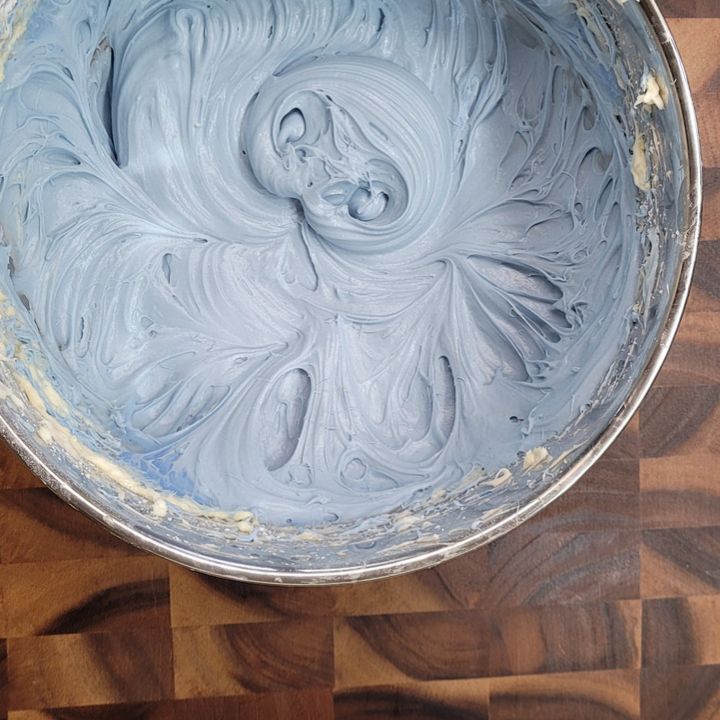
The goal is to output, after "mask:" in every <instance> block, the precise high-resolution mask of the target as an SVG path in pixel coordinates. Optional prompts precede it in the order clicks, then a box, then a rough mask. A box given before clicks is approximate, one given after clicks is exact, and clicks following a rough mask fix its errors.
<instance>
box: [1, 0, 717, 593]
mask: <svg viewBox="0 0 720 720" xmlns="http://www.w3.org/2000/svg"><path fill="white" fill-rule="evenodd" d="M638 2H639V5H640V7H641V9H642V11H643V12H644V14H645V16H646V17H647V18H648V20H649V22H650V26H651V27H652V29H653V30H654V32H655V34H656V37H657V40H658V45H659V47H660V48H661V49H662V52H663V54H664V57H665V60H666V62H667V63H668V66H669V68H670V71H671V73H672V76H673V78H674V80H675V89H676V92H677V97H678V100H679V104H680V111H681V115H682V121H683V125H684V129H685V138H686V141H687V153H688V200H689V207H688V229H687V232H686V234H685V237H684V238H683V244H684V246H685V248H684V249H685V252H684V253H683V255H682V258H681V262H680V266H679V271H678V279H677V286H676V289H675V293H674V295H673V300H672V302H671V304H670V307H669V310H668V311H667V318H666V320H665V323H664V324H663V326H662V328H660V329H659V331H658V333H659V340H658V342H657V344H656V346H655V348H654V349H653V352H652V353H651V355H650V357H649V359H648V361H647V363H646V365H645V367H644V369H643V371H642V373H641V374H640V376H639V377H638V379H637V380H636V382H635V384H634V385H633V387H632V389H631V391H630V393H629V394H628V397H627V398H626V400H625V403H624V404H623V405H622V407H621V408H620V410H619V411H618V412H617V413H616V415H615V416H614V418H613V419H612V420H611V421H610V422H609V423H608V424H607V426H606V427H605V429H604V430H603V431H602V432H601V433H600V435H599V436H598V437H597V438H596V440H595V441H594V442H593V443H592V444H591V445H589V446H588V448H586V449H585V450H584V451H583V453H582V454H581V455H580V456H579V457H578V458H577V460H575V462H574V463H573V464H572V465H571V466H570V467H569V468H568V469H567V470H566V471H565V472H564V473H563V474H562V475H561V476H560V477H559V478H558V479H557V480H555V481H554V482H553V483H552V485H550V486H549V487H548V488H547V489H545V490H544V491H543V492H541V493H540V494H538V495H537V496H536V497H535V498H533V499H532V500H531V501H529V502H528V503H526V504H525V505H523V506H522V507H519V508H518V509H517V510H515V511H514V512H513V513H512V514H510V515H508V516H506V517H504V518H502V519H501V520H498V521H497V522H495V523H494V524H492V525H490V526H489V527H487V528H484V529H482V530H479V531H477V532H475V533H472V534H470V535H468V536H467V537H465V538H463V539H461V540H458V541H454V542H450V543H448V544H446V545H443V546H442V547H437V548H433V549H431V550H426V551H422V552H418V553H417V554H414V555H412V556H410V557H406V558H401V559H392V560H387V561H381V562H378V563H372V564H368V565H359V566H355V567H338V568H332V567H330V568H326V569H322V570H302V569H294V570H288V569H285V570H277V569H273V568H260V567H254V566H251V565H245V564H243V563H242V562H233V561H230V560H222V559H220V558H216V557H209V556H207V555H204V554H203V553H199V552H195V551H193V550H189V549H186V548H182V547H179V546H177V545H174V544H173V543H172V542H170V541H169V540H165V539H162V538H160V537H156V536H151V535H148V534H147V533H145V532H143V531H142V530H140V529H138V528H137V527H135V526H133V525H132V524H131V523H129V522H127V521H124V520H121V519H119V518H117V517H114V516H112V515H110V514H109V513H108V512H107V511H106V510H104V509H103V508H102V507H100V506H99V504H98V503H96V502H95V501H94V500H93V499H92V498H90V497H88V496H87V495H86V494H84V493H83V492H81V491H79V490H78V489H77V488H75V487H74V486H73V485H72V484H71V483H70V482H69V481H68V480H67V479H65V478H63V477H62V476H61V475H60V474H58V473H57V472H56V471H55V470H54V469H53V468H52V467H51V466H50V464H49V463H48V462H47V461H45V460H43V458H41V457H40V456H39V455H38V454H37V453H36V452H35V451H34V450H33V449H32V448H31V447H30V446H29V445H28V444H27V443H26V442H25V441H24V440H23V439H22V438H21V437H20V436H19V435H18V433H17V432H16V430H15V429H14V428H13V427H12V425H11V424H10V422H9V421H8V419H7V418H6V417H5V416H4V414H3V413H2V412H1V411H0V435H2V436H3V437H4V439H5V440H6V441H7V442H8V444H9V445H10V446H11V447H12V448H13V450H14V451H15V452H16V453H17V454H18V455H19V456H20V458H21V459H22V460H23V461H24V462H25V463H26V464H27V465H28V466H29V468H30V469H31V470H32V471H33V472H34V473H35V474H36V475H37V476H38V477H39V478H40V480H42V481H43V483H44V484H45V485H46V486H47V487H48V488H50V490H52V491H53V492H54V493H55V494H56V495H58V496H59V497H60V498H62V499H63V500H64V501H65V502H67V503H68V504H69V505H71V506H72V507H74V508H76V509H77V510H80V511H81V512H83V513H84V514H85V515H87V516H89V517H90V518H91V519H92V520H95V521H96V522H98V523H100V524H101V525H103V526H104V527H105V528H106V529H107V530H109V531H110V532H111V533H112V534H113V535H115V536H117V537H119V538H121V539H122V540H124V541H126V542H129V543H130V544H132V545H135V546H136V547H138V548H140V549H143V550H146V551H149V552H152V553H154V554H155V555H159V556H161V557H163V558H165V559H167V560H172V561H173V562H175V563H177V564H179V565H182V566H185V567H187V568H189V569H191V570H196V571H199V572H202V573H205V574H208V575H213V576H217V577H222V578H226V579H231V580H240V581H244V582H250V583H261V584H275V585H279V584H282V585H295V586H302V585H340V584H345V583H350V582H365V581H371V580H378V579H381V578H387V577H391V576H396V575H402V574H406V573H410V572H414V571H416V570H421V569H425V568H430V567H433V566H435V565H438V564H440V563H442V562H444V561H446V560H450V559H452V558H455V557H458V556H459V555H463V554H465V553H468V552H470V551H472V550H476V549H478V548H480V547H482V546H483V545H486V544H488V543H490V542H492V541H493V540H496V539H497V538H499V537H501V536H502V535H505V534H506V533H507V532H509V531H510V530H512V529H513V528H515V527H517V526H518V525H520V524H521V523H523V522H525V521H526V520H528V519H529V518H531V517H532V516H533V515H535V514H537V513H538V512H540V511H541V510H543V509H544V508H545V507H547V506H548V505H549V504H550V503H551V502H553V501H554V500H556V499H557V498H558V497H560V496H561V495H562V494H564V493H565V492H567V490H569V489H570V488H571V487H572V486H573V485H574V484H575V483H576V482H577V481H578V480H579V479H580V478H581V477H582V476H583V475H584V474H585V473H586V472H587V471H588V470H589V469H590V467H591V466H592V465H593V464H594V463H595V462H596V461H597V460H598V459H599V458H600V457H601V456H602V455H603V454H604V452H605V451H606V450H607V449H608V448H609V447H610V445H611V444H612V443H613V442H614V441H615V440H616V439H617V437H618V435H619V434H620V433H621V432H622V430H623V429H624V428H625V427H626V426H627V424H628V423H629V422H630V420H631V419H632V417H633V416H634V415H635V413H636V412H637V410H638V409H639V407H640V404H641V402H642V401H643V400H644V398H645V396H646V395H647V393H648V391H649V390H650V387H651V386H652V384H653V382H654V381H655V379H656V377H657V375H658V373H659V372H660V369H661V368H662V365H663V363H664V362H665V359H666V357H667V354H668V352H669V350H670V346H671V344H672V341H673V339H674V338H675V335H676V333H677V330H678V327H679V325H680V321H681V319H682V316H683V313H684V310H685V306H686V304H687V299H688V295H689V292H690V286H691V281H692V277H693V272H694V268H695V262H696V258H697V252H698V245H699V241H700V224H701V214H702V194H703V187H702V158H701V151H700V136H699V130H698V123H697V116H696V113H695V108H694V105H693V99H692V94H691V90H690V85H689V82H688V78H687V73H686V71H685V68H684V65H683V62H682V59H681V57H680V53H679V50H678V47H677V45H676V43H675V40H674V38H673V36H672V33H671V31H670V28H669V27H668V24H667V22H666V20H665V18H664V17H663V14H662V13H661V11H660V9H659V7H658V5H657V2H656V0H638Z"/></svg>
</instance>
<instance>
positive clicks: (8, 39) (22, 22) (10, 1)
mask: <svg viewBox="0 0 720 720" xmlns="http://www.w3.org/2000/svg"><path fill="white" fill-rule="evenodd" d="M34 10H35V0H27V1H25V2H22V3H18V0H0V82H2V81H3V80H4V79H5V65H6V63H7V61H8V60H9V59H10V55H12V51H13V49H14V48H15V45H16V44H17V41H18V40H19V39H20V38H21V37H22V36H23V35H24V34H25V32H26V30H27V27H28V23H29V22H30V16H31V15H32V13H33V11H34Z"/></svg>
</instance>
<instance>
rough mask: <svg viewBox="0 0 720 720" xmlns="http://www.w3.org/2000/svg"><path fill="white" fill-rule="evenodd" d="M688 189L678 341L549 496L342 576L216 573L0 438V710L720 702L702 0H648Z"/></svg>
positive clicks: (339, 710) (432, 708) (711, 133)
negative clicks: (687, 296)
mask: <svg viewBox="0 0 720 720" xmlns="http://www.w3.org/2000/svg"><path fill="white" fill-rule="evenodd" d="M662 5H663V7H664V10H665V11H666V13H667V15H668V17H669V18H671V25H672V29H673V31H674V33H675V35H676V38H677V40H678V42H679V44H680V47H681V50H682V51H683V55H684V58H685V62H686V64H687V69H688V72H689V75H690V80H691V83H692V85H693V88H694V91H695V97H696V100H697V109H698V112H699V115H700V126H701V131H702V138H703V142H704V147H703V151H704V159H705V165H706V173H705V185H706V207H705V218H704V227H703V238H702V240H703V242H702V243H701V248H700V258H699V264H698V270H697V275H696V280H695V285H694V290H693V293H692V298H691V300H690V305H689V309H688V312H687V314H686V316H685V319H684V322H683V325H682V329H681V331H680V335H679V338H678V340H677V343H676V344H675V346H674V349H673V351H672V353H671V355H670V358H669V360H668V362H667V364H666V367H665V369H664V371H663V373H662V376H661V378H660V380H659V381H658V382H657V383H656V385H655V386H654V388H653V390H652V391H651V392H650V394H649V396H648V398H647V401H646V402H645V404H644V406H643V408H642V410H641V411H640V413H639V415H638V417H636V418H635V419H634V421H633V422H632V424H631V425H630V427H629V428H628V430H627V431H626V432H625V433H624V435H623V436H622V438H621V439H620V440H619V441H618V442H617V443H616V444H615V446H614V447H613V448H612V449H611V450H610V452H608V454H607V455H606V456H605V458H604V459H603V460H602V461H601V462H599V463H598V464H597V465H596V467H595V468H594V469H593V470H592V472H591V473H589V475H588V476H587V477H586V478H585V479H583V480H582V481H581V482H580V483H578V485H577V486H576V487H575V488H574V489H573V490H572V491H571V492H569V493H568V494H567V495H566V496H564V497H563V498H561V499H560V500H559V501H558V502H556V503H555V504H554V505H552V506H551V507H550V508H549V509H548V510H547V511H546V512H544V513H542V515H540V516H538V517H537V518H535V519H534V520H532V521H530V522H529V523H527V524H525V525H524V526H522V527H521V528H519V529H518V530H516V531H514V532H512V533H511V534H510V535H509V536H507V537H505V538H503V539H502V540H500V541H499V542H496V543H494V544H493V545H491V546H489V547H487V548H483V549H482V550H480V551H478V552H475V553H473V554H471V555H469V556H466V557H463V558H461V559H459V560H456V561H453V562H450V563H448V564H446V565H443V566H442V567H440V568H438V569H435V570H431V571H426V572H421V573H417V574H415V575H411V576H408V577H403V578H399V579H396V580H390V581H385V582H382V583H375V584H371V585H362V586H355V587H346V588H340V589H290V588H280V589H274V588H263V587H254V586H247V585H241V584H233V583H230V582H225V581H219V580H213V579H209V578H205V577H201V576H199V575H195V574H193V573H191V572H189V571H187V570H183V569H180V568H179V567H176V566H174V565H171V564H169V563H167V562H165V561H163V560H159V559H157V558H155V557H150V556H148V555H145V554H143V553H142V552H139V551H137V550H135V549H133V548H131V547H130V546H128V545H125V544H124V543H122V542H120V541H118V540H115V539H114V538H112V537H111V536H110V535H109V534H107V533H106V532H105V531H104V530H103V529H101V528H100V527H98V526H96V525H94V524H93V523H92V522H90V521H89V520H87V519H85V518H84V517H83V516H82V515H80V514H78V513H77V512H75V511H73V510H71V509H70V508H69V507H67V506H65V505H64V504H63V503H62V502H60V501H59V500H56V499H55V497H54V496H53V495H52V494H51V493H50V492H49V491H48V490H46V489H44V488H43V487H42V486H41V485H40V483H39V482H38V481H37V480H35V479H34V478H33V477H32V475H31V474H30V473H29V472H28V471H27V470H26V469H25V467H24V466H23V465H22V463H21V462H20V461H19V460H17V459H16V458H15V457H14V456H13V454H12V453H11V452H9V451H8V449H7V448H0V719H2V720H5V719H6V718H8V719H9V720H41V719H45V718H62V719H63V720H76V719H77V720H79V719H88V720H103V719H105V718H113V719H114V718H118V719H119V720H139V719H141V718H142V719H146V720H167V719H170V718H180V719H182V720H221V719H222V720H224V719H226V718H228V719H232V720H272V719H274V718H278V719H280V720H284V719H285V718H287V719H288V720H289V719H290V718H292V720H303V719H305V718H307V719H308V720H329V719H330V718H338V720H340V719H344V720H345V719H350V718H367V717H372V718H380V719H382V718H392V717H401V718H420V719H423V720H438V719H445V718H449V719H455V720H457V719H460V718H462V719H463V720H464V719H465V718H491V719H492V720H526V719H530V718H531V719H532V720H564V719H566V718H567V719H568V720H599V719H606V718H607V719H608V720H609V719H610V718H612V719H613V720H619V719H621V718H647V720H684V719H686V718H687V719H690V718H692V719H693V720H694V719H699V718H703V719H704V720H708V719H709V718H720V0H665V1H664V2H663V3H662Z"/></svg>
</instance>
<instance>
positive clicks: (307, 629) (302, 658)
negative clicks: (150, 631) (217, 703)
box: [173, 620, 333, 698]
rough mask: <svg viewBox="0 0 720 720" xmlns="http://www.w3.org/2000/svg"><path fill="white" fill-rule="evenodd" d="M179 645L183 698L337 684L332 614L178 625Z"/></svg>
mask: <svg viewBox="0 0 720 720" xmlns="http://www.w3.org/2000/svg"><path fill="white" fill-rule="evenodd" d="M173 646H174V651H175V657H174V668H175V693H176V696H177V697H179V698H199V697H213V696H226V695H243V694H249V693H265V692H279V691H283V690H300V689H303V688H313V687H325V688H331V687H332V685H333V634H332V623H331V622H330V621H327V620H301V621H297V620H296V621H288V622H283V623H262V624H257V623H253V624H252V625H215V626H212V627H206V626H203V627H195V628H177V629H175V630H174V631H173Z"/></svg>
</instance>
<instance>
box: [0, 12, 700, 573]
mask: <svg viewBox="0 0 720 720" xmlns="http://www.w3.org/2000/svg"><path fill="white" fill-rule="evenodd" d="M10 2H11V3H12V2H13V0H10ZM20 2H22V0H20ZM574 2H575V4H576V5H578V6H579V7H580V8H581V7H582V6H583V4H587V5H589V4H592V5H593V7H594V9H595V10H597V9H598V8H600V9H601V11H602V16H603V18H604V19H605V21H606V22H607V23H608V26H609V27H610V28H611V29H612V31H613V34H614V36H615V37H616V39H617V42H618V46H619V47H620V49H621V57H622V59H623V62H624V63H625V64H626V65H627V66H628V67H630V66H634V67H635V68H637V67H642V64H643V63H644V62H645V59H646V58H648V57H650V56H652V57H653V59H654V62H656V63H657V64H660V65H664V67H663V68H661V73H664V75H665V77H666V79H667V80H668V81H669V82H668V83H667V84H668V87H669V88H670V95H671V98H670V102H669V106H668V108H667V110H666V111H665V112H664V113H663V114H662V117H661V119H660V120H658V121H656V127H655V130H656V137H657V147H656V151H657V152H656V156H655V158H654V162H655V163H656V167H655V168H654V169H655V170H656V171H657V174H658V175H660V176H661V177H664V178H667V180H664V181H663V182H661V183H660V187H659V188H657V189H655V190H654V195H653V205H654V207H653V212H651V213H650V214H649V216H648V218H647V222H648V224H652V228H651V229H652V230H653V231H654V232H656V233H657V238H658V241H659V242H660V243H661V244H662V249H661V256H662V267H661V269H660V270H659V271H658V277H657V280H656V283H655V286H654V288H653V292H652V294H651V297H650V303H653V304H654V305H653V311H654V312H653V313H652V315H653V317H654V322H653V324H652V325H651V326H648V327H647V329H646V331H645V332H644V334H643V336H642V337H638V338H635V339H634V349H633V351H632V358H628V357H623V358H619V359H618V366H617V374H618V377H617V381H616V383H615V393H614V397H613V401H612V402H611V403H605V405H604V406H603V407H602V408H600V410H598V412H597V413H595V414H591V416H590V418H589V419H588V420H587V427H586V428H584V430H583V435H582V437H584V441H583V442H582V443H580V445H579V446H577V447H574V448H571V449H569V450H568V451H567V453H566V454H565V455H564V457H563V461H562V462H558V463H556V464H555V465H554V466H553V467H551V468H550V469H545V470H544V471H543V472H537V473H536V474H535V475H534V476H532V477H530V478H528V479H526V480H525V481H524V482H523V483H521V484H519V485H516V486H514V487H511V488H508V489H504V490H502V491H500V490H499V491H498V492H497V493H495V495H492V494H488V492H487V488H485V489H484V490H483V489H478V488H477V487H475V486H474V485H473V483H466V484H465V485H464V486H463V488H460V489H458V490H457V492H455V493H454V494H453V493H450V494H449V495H448V496H446V497H444V498H442V499H437V500H436V501H435V503H434V505H432V506H427V507H425V508H424V510H425V512H426V516H427V519H428V520H429V521H430V524H431V525H432V524H433V523H434V527H435V532H432V533H429V534H427V535H425V536H422V535H418V534H417V533H416V532H414V531H413V530H412V529H411V528H407V529H403V526H402V523H401V524H400V525H397V524H395V525H393V526H392V527H387V528H384V529H383V528H379V529H376V530H375V531H374V532H373V533H372V534H368V533H367V532H365V531H364V530H363V528H362V527H359V528H352V529H349V530H346V531H343V532H342V533H338V532H335V531H334V530H333V529H332V528H330V529H329V530H328V532H327V533H325V534H323V533H319V534H318V535H317V536H313V537H305V538H299V537H296V536H293V535H292V534H287V533H285V534H283V533H280V534H273V533H272V532H270V531H268V532H267V533H266V535H265V536H263V535H262V534H261V536H259V537H258V538H257V539H255V541H253V542H249V541H248V539H247V537H246V536H243V535H242V534H241V533H239V532H237V528H236V526H235V525H232V524H228V523H226V522H224V521H222V520H221V519H219V518H218V517H215V516H213V515H212V513H206V514H203V513H202V512H200V513H198V512H197V509H194V510H192V511H191V510H183V509H182V508H180V507H174V506H173V508H172V509H171V510H170V511H169V512H167V513H165V512H161V513H158V512H155V513H153V509H155V510H156V511H157V507H155V508H153V503H152V500H151V501H148V498H147V496H143V493H142V492H141V493H136V492H134V491H133V490H132V488H125V489H123V488H121V487H120V486H119V485H118V483H117V482H116V479H115V480H114V479H113V478H112V477H105V476H104V475H103V473H101V472H99V471H98V466H97V465H95V466H94V467H93V468H91V469H88V466H87V465H86V464H85V465H84V464H83V463H82V462H81V461H80V460H79V459H78V457H77V455H76V456H75V457H72V456H71V455H66V454H64V453H63V452H62V451H61V450H59V449H58V448H48V447H46V446H44V445H43V444H42V443H40V442H39V441H38V438H37V436H36V433H35V432H34V419H36V414H35V410H33V408H32V407H31V405H32V403H31V402H28V398H27V395H23V394H22V392H13V390H12V386H13V379H12V377H8V376H7V375H3V376H2V378H0V379H2V382H3V384H4V385H3V387H5V388H9V390H8V391H7V392H9V393H10V399H14V403H12V402H10V403H8V402H7V397H6V401H5V402H4V403H3V404H2V406H1V407H0V432H1V433H2V435H3V436H4V437H5V439H6V440H7V441H8V442H9V443H10V445H11V446H12V447H13V448H14V449H15V451H16V452H17V453H18V454H19V455H20V457H22V458H23V460H24V461H25V462H26V463H27V464H28V465H29V467H30V468H31V469H32V470H33V471H34V472H35V473H36V474H37V475H38V476H39V477H40V478H41V479H42V480H43V482H44V483H45V484H46V485H47V486H48V487H49V488H50V489H51V490H53V491H54V492H55V493H56V494H57V495H59V496H60V497H61V498H62V499H64V500H65V501H67V502H68V503H70V504H71V505H72V506H74V507H76V508H77V509H79V510H81V511H82V512H84V513H85V514H86V515H88V516H89V517H91V518H93V519H94V520H96V521H98V522H100V523H102V524H103V525H104V526H105V527H106V528H107V529H108V530H109V531H110V532H112V533H114V534H115V535H117V536H119V537H121V538H123V539H124V540H127V541H128V542H130V543H132V544H134V545H137V546H138V547H141V548H143V549H145V550H148V551H150V552H153V553H156V554H158V555H161V556H163V557H166V558H168V559H170V560H173V561H175V562H178V563H180V564H182V565H185V566H187V567H190V568H192V569H195V570H199V571H202V572H205V573H209V574H212V575H218V576H222V577H226V578H233V579H237V580H245V581H250V582H262V583H285V584H296V585H309V584H335V583H343V582H351V581H362V580H372V579H376V578H383V577H387V576H391V575H397V574H400V573H405V572H410V571H414V570H419V569H421V568H426V567H429V566H432V565H435V564H437V563H440V562H442V561H444V560H447V559H450V558H453V557H455V556H457V555H460V554H462V553H465V552H468V551H470V550H473V549H475V548H478V547H480V546H481V545H484V544H485V543H488V542H490V541H492V540H494V539H496V538H498V537H500V536H501V535H503V534H504V533H506V532H508V531H509V530H511V529H512V528H514V527H516V526H517V525H519V524H520V523H522V522H524V521H525V520H527V519H528V518H530V517H531V516H533V515H534V514H535V513H537V512H538V511H540V510H542V509H543V508H544V507H546V506H547V505H548V504H550V503H551V502H552V501H553V500H554V499H555V498H557V497H558V496H560V495H561V494H562V493H564V492H565V491H566V490H567V489H568V488H570V487H571V486H572V485H573V484H574V483H575V482H577V481H578V480H579V479H580V478H581V477H582V475H583V474H584V473H585V472H586V471H587V470H588V469H589V468H590V467H591V466H592V465H593V463H594V462H595V461H596V460H597V459H598V458H599V457H600V456H601V455H602V454H603V453H604V452H605V450H606V449H607V448H608V447H609V446H610V445H611V443H612V442H613V441H614V440H615V439H616V438H617V436H618V434H619V433H620V432H621V430H622V429H623V428H624V427H625V425H626V424H627V423H628V421H629V420H630V418H631V417H632V416H633V414H634V413H635V412H636V410H637V409H638V407H639V405H640V403H641V401H642V400H643V398H644V397H645V395H646V393H647V392H648V389H649V388H650V386H651V384H652V382H653V380H654V379H655V377H656V375H657V373H658V371H659V370H660V367H661V365H662V363H663V361H664V359H665V357H666V355H667V352H668V350H669V348H670V344H671V342H672V340H673V338H674V336H675V333H676V331H677V328H678V325H679V323H680V319H681V316H682V312H683V309H684V307H685V302H686V299H687V296H688V291H689V287H690V281H691V277H692V272H693V266H694V263H695V257H696V251H697V244H698V240H699V228H700V205H701V191H702V186H701V159H700V148H699V139H698V128H697V122H696V117H695V112H694V109H693V103H692V98H691V94H690V88H689V86H688V81H687V77H686V75H685V71H684V69H683V66H682V62H681V60H680V56H679V54H678V50H677V47H676V45H675V43H674V41H673V39H672V36H671V34H670V31H669V29H668V26H667V24H666V22H665V20H664V19H663V17H662V15H661V13H660V11H659V9H658V7H657V5H656V3H655V0H640V2H639V3H637V4H636V3H635V2H628V3H626V4H624V5H623V4H621V3H619V2H617V0H574ZM3 5H8V0H3V2H2V3H1V4H0V9H2V6H3ZM633 64H634V65H633ZM632 75H633V76H636V77H637V78H638V80H637V82H638V83H639V73H638V72H633V73H632ZM638 90H639V88H638V87H637V86H635V87H628V88H626V93H627V95H628V102H630V103H631V102H632V100H633V99H634V97H635V96H636V94H637V92H638ZM666 186H668V187H670V189H671V190H672V192H669V191H668V187H666ZM629 360H630V361H629ZM7 392H6V396H7ZM30 400H31V398H30ZM111 475H112V473H111ZM333 533H334V534H333Z"/></svg>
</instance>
